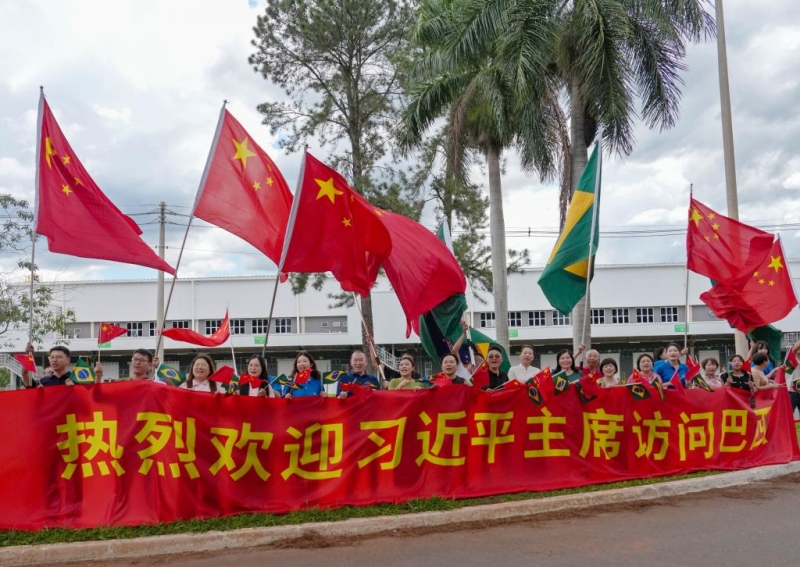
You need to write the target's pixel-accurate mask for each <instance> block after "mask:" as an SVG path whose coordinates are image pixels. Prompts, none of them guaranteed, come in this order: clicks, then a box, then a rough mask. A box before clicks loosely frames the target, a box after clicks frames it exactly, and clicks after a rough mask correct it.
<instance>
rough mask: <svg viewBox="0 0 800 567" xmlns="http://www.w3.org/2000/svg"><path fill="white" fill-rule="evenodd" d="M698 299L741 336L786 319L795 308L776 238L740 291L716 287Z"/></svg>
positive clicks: (785, 267)
mask: <svg viewBox="0 0 800 567" xmlns="http://www.w3.org/2000/svg"><path fill="white" fill-rule="evenodd" d="M700 299H701V300H702V301H703V303H705V304H706V305H708V307H709V308H710V309H711V310H712V311H713V312H714V314H715V315H716V316H717V317H719V318H721V319H725V320H727V321H728V323H730V324H731V326H732V327H734V328H736V329H739V330H740V331H742V332H745V333H746V332H748V331H750V330H752V329H754V328H756V327H762V326H764V325H769V324H770V323H774V322H776V321H780V320H781V319H783V318H784V317H786V316H787V315H788V314H789V312H790V311H791V310H792V309H794V308H795V306H796V305H797V296H796V295H795V293H794V287H793V285H792V277H791V275H790V274H789V268H788V266H787V263H786V256H785V255H784V253H783V246H782V245H781V241H780V238H778V239H776V240H775V243H774V244H773V245H772V249H771V250H770V252H769V254H767V257H766V258H765V259H763V260H762V262H761V263H760V264H759V265H758V266H756V269H755V270H753V271H751V272H750V276H749V279H748V280H747V282H745V283H744V285H743V286H742V287H741V288H732V287H728V286H725V285H723V284H717V285H715V286H714V287H712V288H711V289H710V290H709V291H707V292H705V293H703V294H701V295H700Z"/></svg>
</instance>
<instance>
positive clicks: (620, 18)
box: [451, 0, 714, 346]
mask: <svg viewBox="0 0 800 567" xmlns="http://www.w3.org/2000/svg"><path fill="white" fill-rule="evenodd" d="M454 2H456V3H457V4H458V6H457V8H456V9H457V11H458V12H459V15H460V18H459V19H458V23H459V24H460V29H459V30H458V31H457V32H456V33H455V34H454V35H453V36H451V37H452V38H453V40H452V50H453V51H455V52H457V53H461V54H465V55H464V57H469V56H470V54H472V53H482V54H483V55H484V56H486V55H487V54H489V55H488V57H490V59H491V61H493V63H494V64H496V65H498V66H500V67H502V68H503V69H504V70H505V71H506V72H507V73H508V74H509V75H510V82H511V84H512V85H513V89H514V91H515V93H516V94H517V96H519V97H524V96H526V95H527V94H529V93H531V92H532V89H533V91H534V92H541V84H542V81H543V80H548V79H549V80H552V81H553V82H554V84H556V85H558V87H559V88H560V89H561V91H562V92H563V93H564V94H566V96H567V97H568V101H569V105H568V108H569V119H570V140H571V147H570V154H569V164H570V167H569V174H570V175H571V181H570V183H568V184H564V183H562V188H563V187H565V185H566V187H568V188H569V195H570V196H571V195H572V193H573V192H574V191H575V185H576V184H577V181H578V179H579V178H580V175H581V173H582V171H583V169H584V167H585V166H586V162H587V160H588V153H587V148H588V146H589V144H590V143H591V142H592V140H593V139H594V138H595V136H596V135H597V133H598V131H599V132H600V134H601V137H602V142H603V146H604V148H605V149H606V151H611V152H616V153H618V154H620V155H628V154H630V153H631V152H632V151H633V145H634V138H633V125H634V120H635V119H636V118H637V111H636V108H635V106H636V102H637V101H638V102H640V103H641V108H640V111H639V113H638V114H639V116H640V117H641V119H642V120H643V121H644V122H645V124H647V126H649V127H650V128H659V129H665V128H670V127H672V126H673V125H674V124H675V122H676V121H677V119H678V112H679V102H680V87H681V85H682V80H681V78H680V72H681V71H682V70H684V67H685V66H684V63H683V59H684V57H685V54H686V43H687V42H689V41H700V40H702V39H704V38H708V37H711V36H712V35H713V34H714V21H713V18H712V16H711V15H710V14H708V13H707V12H706V11H705V10H704V8H703V1H702V0H669V1H663V0H567V1H563V0H518V1H514V2H511V1H509V0H454ZM565 197H566V195H564V194H563V193H562V195H561V198H560V203H561V205H562V212H561V218H562V222H563V218H564V211H565V210H566V203H567V202H568V201H569V199H568V198H565ZM585 309H586V305H585V303H584V302H583V301H582V302H580V303H578V305H577V306H576V307H575V309H574V310H573V318H572V322H573V342H574V345H575V346H577V344H578V342H579V341H580V340H581V333H582V329H583V326H584V313H585ZM588 336H590V334H589V335H588Z"/></svg>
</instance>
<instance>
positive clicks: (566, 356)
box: [554, 349, 583, 384]
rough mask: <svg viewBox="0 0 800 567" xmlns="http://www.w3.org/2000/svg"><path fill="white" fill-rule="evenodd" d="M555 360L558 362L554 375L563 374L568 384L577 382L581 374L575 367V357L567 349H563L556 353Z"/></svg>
mask: <svg viewBox="0 0 800 567" xmlns="http://www.w3.org/2000/svg"><path fill="white" fill-rule="evenodd" d="M556 362H557V363H558V372H555V373H554V375H555V374H561V375H563V376H564V378H566V379H567V382H569V383H570V384H572V383H573V382H577V381H578V380H579V379H580V377H581V376H583V374H582V373H580V372H578V369H577V368H576V367H575V357H574V356H572V353H571V352H570V351H569V350H568V349H563V350H560V351H558V352H557V353H556Z"/></svg>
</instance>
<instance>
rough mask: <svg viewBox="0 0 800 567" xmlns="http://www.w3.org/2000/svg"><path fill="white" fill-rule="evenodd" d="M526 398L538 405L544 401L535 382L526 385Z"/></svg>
mask: <svg viewBox="0 0 800 567" xmlns="http://www.w3.org/2000/svg"><path fill="white" fill-rule="evenodd" d="M528 398H529V399H530V400H531V401H532V402H533V403H534V404H536V405H537V406H540V405H542V404H543V403H544V397H543V396H542V392H541V391H540V390H539V388H538V387H537V386H536V385H535V384H533V385H531V386H528Z"/></svg>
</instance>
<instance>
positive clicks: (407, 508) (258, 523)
mask: <svg viewBox="0 0 800 567" xmlns="http://www.w3.org/2000/svg"><path fill="white" fill-rule="evenodd" d="M798 435H800V429H798ZM712 474H718V472H717V471H702V472H698V473H693V474H688V475H678V476H665V477H660V478H650V479H641V480H628V481H624V482H612V483H609V484H601V485H591V486H583V487H580V488H569V489H565V490H553V491H549V492H520V493H516V494H504V495H501V496H490V497H485V498H469V499H465V500H453V499H446V498H428V499H425V500H412V501H410V502H406V503H404V504H379V505H376V506H364V507H356V506H345V507H342V508H336V509H327V510H319V509H313V510H302V511H298V512H290V513H289V514H280V515H277V514H241V515H238V516H231V517H228V518H212V519H208V520H191V521H188V522H173V523H170V524H157V525H147V526H136V527H118V528H117V527H109V528H93V529H86V530H68V529H62V528H53V529H46V530H41V531H38V532H21V531H4V532H0V547H8V546H12V545H39V544H46V543H69V542H76V541H102V540H109V539H131V538H136V537H144V536H156V535H170V534H182V533H199V532H207V531H212V530H221V531H226V530H236V529H239V528H258V527H269V526H285V525H290V524H305V523H311V522H329V521H338V520H347V519H349V518H372V517H375V516H394V515H397V514H410V513H413V512H432V511H443V510H455V509H457V508H464V507H465V506H477V505H481V504H497V503H500V502H513V501H517V500H533V499H539V498H547V497H549V496H563V495H566V494H580V493H584V492H596V491H601V490H611V489H614V488H625V487H628V486H641V485H644V484H656V483H661V482H668V481H671V480H682V479H686V478H697V477H702V476H708V475H712Z"/></svg>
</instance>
